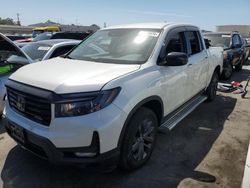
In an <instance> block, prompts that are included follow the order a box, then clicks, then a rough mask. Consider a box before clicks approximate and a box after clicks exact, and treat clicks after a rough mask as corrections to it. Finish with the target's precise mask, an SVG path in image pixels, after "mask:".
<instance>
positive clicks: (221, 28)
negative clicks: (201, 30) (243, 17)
mask: <svg viewBox="0 0 250 188" xmlns="http://www.w3.org/2000/svg"><path fill="white" fill-rule="evenodd" d="M216 31H217V32H232V31H238V32H239V33H240V34H241V35H242V36H243V37H246V38H250V25H218V26H216Z"/></svg>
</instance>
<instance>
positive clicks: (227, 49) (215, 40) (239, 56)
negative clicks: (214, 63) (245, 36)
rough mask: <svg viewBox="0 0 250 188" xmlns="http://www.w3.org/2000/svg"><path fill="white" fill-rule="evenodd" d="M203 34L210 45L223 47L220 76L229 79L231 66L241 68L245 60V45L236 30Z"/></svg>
mask: <svg viewBox="0 0 250 188" xmlns="http://www.w3.org/2000/svg"><path fill="white" fill-rule="evenodd" d="M203 35H204V38H205V39H207V40H209V42H210V45H211V46H213V47H223V49H224V52H223V53H224V64H223V72H222V75H221V76H222V78H224V79H229V78H230V77H231V76H232V74H233V67H234V68H235V70H236V71H240V70H241V69H242V64H243V63H244V60H245V58H244V50H245V49H244V48H245V46H244V44H243V42H242V38H241V36H240V34H239V33H238V32H218V33H215V32H210V33H204V34H203Z"/></svg>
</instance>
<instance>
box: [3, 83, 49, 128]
mask: <svg viewBox="0 0 250 188" xmlns="http://www.w3.org/2000/svg"><path fill="white" fill-rule="evenodd" d="M7 96H8V101H9V105H10V107H11V108H12V109H13V110H15V111H16V112H17V113H19V114H21V115H23V116H25V117H27V118H28V119H31V120H33V121H35V122H37V123H40V124H43V125H46V126H49V124H50V121H51V104H50V102H49V101H48V100H47V99H44V98H41V97H37V96H34V95H31V94H27V93H25V92H21V91H18V90H15V89H13V88H9V87H8V88H7Z"/></svg>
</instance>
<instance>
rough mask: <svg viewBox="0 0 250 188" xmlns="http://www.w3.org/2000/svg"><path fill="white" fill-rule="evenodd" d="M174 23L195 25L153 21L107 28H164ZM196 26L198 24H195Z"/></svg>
mask: <svg viewBox="0 0 250 188" xmlns="http://www.w3.org/2000/svg"><path fill="white" fill-rule="evenodd" d="M172 25H176V26H194V25H190V24H182V23H171V22H153V23H135V24H126V25H117V26H111V27H107V28H105V29H123V28H145V29H146V28H147V29H163V28H164V27H167V26H172ZM194 27H196V26H194ZM105 29H104V30H105Z"/></svg>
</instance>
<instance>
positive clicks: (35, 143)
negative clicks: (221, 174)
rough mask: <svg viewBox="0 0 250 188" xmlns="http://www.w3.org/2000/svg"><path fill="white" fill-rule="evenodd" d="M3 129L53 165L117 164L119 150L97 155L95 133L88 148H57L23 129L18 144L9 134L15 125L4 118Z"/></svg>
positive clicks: (97, 148)
mask: <svg viewBox="0 0 250 188" xmlns="http://www.w3.org/2000/svg"><path fill="white" fill-rule="evenodd" d="M3 123H4V127H5V129H6V131H7V133H8V134H9V136H11V137H12V138H13V139H14V140H15V141H16V142H17V143H18V144H19V145H21V146H22V147H24V148H25V149H27V150H29V151H31V152H32V153H33V154H35V155H37V156H39V157H41V158H43V159H47V160H49V161H50V162H51V163H54V164H65V163H70V164H79V163H81V164H84V163H85V164H96V163H97V164H99V163H101V164H103V163H105V164H108V165H113V164H117V162H118V159H119V154H120V152H119V149H118V148H115V149H113V150H111V151H109V152H105V153H102V154H100V153H99V137H98V135H97V133H94V134H93V137H92V141H91V144H90V146H86V147H76V148H57V147H56V146H55V145H54V144H53V143H52V142H51V141H50V140H48V139H47V138H44V137H42V136H39V135H37V134H34V133H32V132H30V131H28V130H26V129H23V131H24V136H25V142H20V140H18V139H16V138H15V137H13V135H12V133H11V127H10V124H12V125H15V126H18V125H16V124H15V123H14V122H11V121H10V120H8V119H7V118H6V117H5V118H4V119H3ZM18 127H19V126H18ZM76 152H81V153H89V152H96V153H97V155H96V156H95V157H78V156H76V155H75V153H76Z"/></svg>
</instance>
